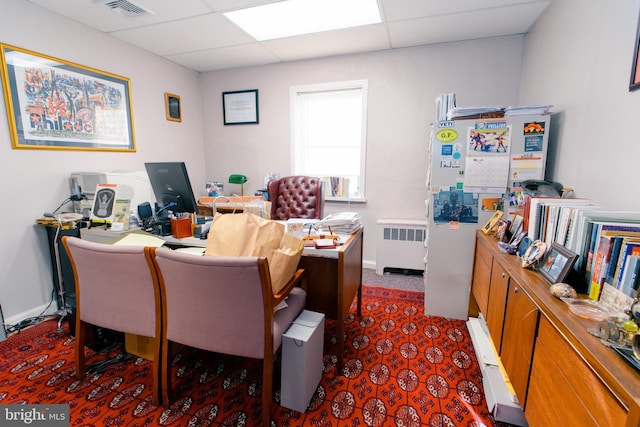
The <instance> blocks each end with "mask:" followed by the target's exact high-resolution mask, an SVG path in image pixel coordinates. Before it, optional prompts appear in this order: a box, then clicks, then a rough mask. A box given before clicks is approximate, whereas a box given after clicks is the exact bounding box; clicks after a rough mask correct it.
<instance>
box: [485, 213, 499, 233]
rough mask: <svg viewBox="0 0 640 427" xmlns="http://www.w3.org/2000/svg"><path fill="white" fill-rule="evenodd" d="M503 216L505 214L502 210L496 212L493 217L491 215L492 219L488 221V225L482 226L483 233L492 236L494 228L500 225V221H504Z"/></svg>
mask: <svg viewBox="0 0 640 427" xmlns="http://www.w3.org/2000/svg"><path fill="white" fill-rule="evenodd" d="M503 215H504V212H502V211H500V210H497V211H495V212H494V213H493V215H491V218H489V221H487V223H486V224H485V225H483V226H482V229H481V230H482V232H483V233H484V234H490V233H491V231H492V230H493V228H494V227H495V226H496V225H497V224H498V221H500V220H501V219H502V217H503Z"/></svg>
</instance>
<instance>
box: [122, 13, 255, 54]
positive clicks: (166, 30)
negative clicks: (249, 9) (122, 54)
mask: <svg viewBox="0 0 640 427" xmlns="http://www.w3.org/2000/svg"><path fill="white" fill-rule="evenodd" d="M111 34H112V35H113V36H115V37H118V38H119V39H122V40H125V41H128V42H130V43H133V44H135V45H136V46H140V47H142V48H144V49H146V50H148V51H151V52H154V53H156V54H158V55H173V54H176V53H181V52H193V51H198V50H204V49H211V48H217V47H222V46H233V45H238V44H243V43H250V42H254V41H255V40H254V39H253V38H252V37H250V36H249V35H248V34H247V33H245V32H244V31H242V30H240V29H239V28H238V27H236V26H235V25H234V24H232V23H231V22H229V21H227V19H225V18H224V17H223V16H222V15H220V14H208V15H201V16H197V17H195V18H190V19H188V20H180V21H172V22H165V23H162V24H156V25H150V26H146V27H140V28H132V29H130V30H123V31H116V32H113V33H111Z"/></svg>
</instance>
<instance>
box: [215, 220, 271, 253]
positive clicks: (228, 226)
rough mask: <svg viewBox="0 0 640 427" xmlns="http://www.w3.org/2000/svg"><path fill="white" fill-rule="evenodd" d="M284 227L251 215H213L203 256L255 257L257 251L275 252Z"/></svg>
mask: <svg viewBox="0 0 640 427" xmlns="http://www.w3.org/2000/svg"><path fill="white" fill-rule="evenodd" d="M283 235H284V225H282V224H280V223H278V222H275V221H269V220H267V219H263V218H260V217H259V216H257V215H254V214H251V213H241V214H219V213H217V214H216V215H215V216H214V218H213V222H212V223H211V229H210V230H209V235H208V237H207V248H206V249H205V252H204V254H205V255H213V256H215V255H217V256H258V251H259V248H262V247H266V248H271V249H277V248H278V247H279V245H280V240H281V239H282V236H283Z"/></svg>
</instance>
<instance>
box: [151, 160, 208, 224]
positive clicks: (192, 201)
mask: <svg viewBox="0 0 640 427" xmlns="http://www.w3.org/2000/svg"><path fill="white" fill-rule="evenodd" d="M144 166H145V168H146V169H147V174H148V175H149V181H150V182H151V188H152V189H153V194H154V195H155V196H156V202H157V203H158V205H160V207H163V208H167V207H168V206H169V204H171V203H175V205H172V206H171V207H169V208H167V209H168V210H170V211H173V212H192V213H197V212H198V205H197V203H196V198H195V197H194V196H193V189H192V188H191V182H190V181H189V174H187V167H186V166H185V164H184V162H162V163H145V164H144Z"/></svg>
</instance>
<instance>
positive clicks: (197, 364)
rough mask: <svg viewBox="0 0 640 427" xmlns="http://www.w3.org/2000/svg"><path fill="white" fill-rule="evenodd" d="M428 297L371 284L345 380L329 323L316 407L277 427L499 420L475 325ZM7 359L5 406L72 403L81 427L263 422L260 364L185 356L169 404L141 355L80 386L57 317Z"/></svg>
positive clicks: (10, 344) (1, 365)
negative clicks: (429, 307)
mask: <svg viewBox="0 0 640 427" xmlns="http://www.w3.org/2000/svg"><path fill="white" fill-rule="evenodd" d="M423 299H424V295H423V294H422V293H418V292H407V291H401V290H390V289H384V288H377V287H370V286H364V287H363V310H362V317H361V318H360V319H357V318H356V317H355V306H352V314H351V315H350V316H349V319H348V320H347V325H346V328H345V330H346V337H345V339H346V345H345V347H346V349H347V354H346V355H345V367H344V370H343V373H342V375H338V372H336V366H335V361H336V356H335V348H336V346H335V342H336V341H335V340H336V337H335V323H334V322H332V321H327V322H326V331H325V347H324V349H325V350H324V352H325V354H324V366H323V369H324V373H323V377H322V381H321V382H320V386H319V387H318V390H317V391H316V394H315V395H314V396H313V398H312V401H311V404H310V405H309V409H308V410H307V412H306V413H303V414H301V413H297V412H295V411H291V410H289V409H286V408H283V407H281V406H279V405H277V404H275V403H274V405H273V411H272V422H271V425H272V426H318V427H319V426H322V427H329V426H340V427H347V426H350V427H355V426H403V427H425V426H432V427H439V426H442V427H444V426H464V427H472V426H493V425H496V424H495V423H494V421H493V419H492V417H491V415H490V414H489V413H488V411H487V409H486V404H485V400H484V396H483V391H482V382H481V378H480V371H479V368H478V365H477V362H476V358H475V355H474V353H473V348H472V344H471V340H470V338H469V334H468V332H467V328H466V325H465V323H464V322H463V321H459V320H448V319H444V318H441V317H425V316H424V315H423V314H422V312H423ZM0 355H1V361H0V404H8V403H41V404H54V403H67V404H69V405H70V410H71V424H70V425H72V426H156V425H167V426H255V425H259V424H260V396H261V381H262V379H261V376H262V367H261V362H260V361H255V360H250V359H242V358H236V357H231V356H225V355H219V354H212V353H207V352H203V351H197V350H190V349H187V350H183V351H182V352H180V353H178V354H176V355H175V357H174V361H173V364H174V375H175V377H174V380H173V381H174V382H173V386H174V394H176V395H177V398H176V401H175V403H174V404H173V405H172V406H171V407H170V408H162V407H156V406H153V404H152V403H151V392H150V386H151V384H152V379H151V362H148V361H146V360H144V359H141V358H137V357H134V358H132V360H130V361H127V362H123V363H120V364H113V365H110V366H109V367H108V368H107V369H106V370H105V371H104V372H103V373H96V374H91V375H88V376H87V377H86V378H85V380H83V381H76V380H75V378H74V372H75V367H74V362H73V338H72V337H70V336H69V333H68V329H66V328H65V329H64V331H58V328H57V322H56V321H46V322H43V323H40V324H38V325H36V326H34V327H32V328H29V329H27V330H24V331H22V332H21V333H19V334H16V335H13V336H11V337H10V338H9V339H8V340H7V341H5V342H3V343H0ZM104 357H105V356H104V355H94V356H91V357H90V358H89V359H88V363H92V362H95V361H98V360H100V358H104ZM276 365H277V366H278V369H279V367H280V364H279V360H278V362H277V363H276ZM279 373H280V371H279V370H278V372H277V373H276V374H275V375H274V377H275V378H274V390H275V393H276V395H275V400H276V401H277V402H279V400H280V385H279Z"/></svg>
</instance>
